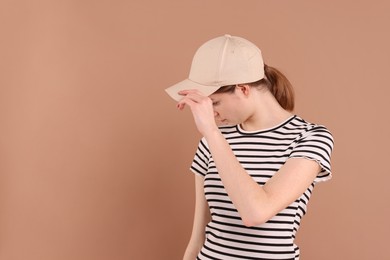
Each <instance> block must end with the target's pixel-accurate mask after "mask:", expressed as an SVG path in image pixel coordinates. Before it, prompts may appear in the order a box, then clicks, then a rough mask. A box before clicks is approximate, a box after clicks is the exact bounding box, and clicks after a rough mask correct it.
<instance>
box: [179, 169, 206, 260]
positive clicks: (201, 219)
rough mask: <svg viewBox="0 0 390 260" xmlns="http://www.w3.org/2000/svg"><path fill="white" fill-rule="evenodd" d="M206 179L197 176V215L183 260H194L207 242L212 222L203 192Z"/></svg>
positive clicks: (195, 214) (195, 215)
mask: <svg viewBox="0 0 390 260" xmlns="http://www.w3.org/2000/svg"><path fill="white" fill-rule="evenodd" d="M203 182H204V177H202V176H198V175H195V213H194V223H193V227H192V234H191V238H190V241H189V243H188V246H187V248H186V251H185V253H184V257H183V260H193V259H196V256H197V255H198V254H199V251H200V250H201V248H202V246H203V243H204V240H205V227H206V225H207V223H208V222H209V221H210V219H211V217H210V210H209V208H208V205H207V201H206V198H205V196H204V191H203Z"/></svg>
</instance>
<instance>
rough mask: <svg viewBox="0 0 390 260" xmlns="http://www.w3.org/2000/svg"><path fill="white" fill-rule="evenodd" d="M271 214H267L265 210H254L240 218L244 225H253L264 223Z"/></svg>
mask: <svg viewBox="0 0 390 260" xmlns="http://www.w3.org/2000/svg"><path fill="white" fill-rule="evenodd" d="M272 216H273V215H272V214H267V213H266V212H264V211H263V212H256V213H252V214H250V215H247V216H242V217H241V220H242V223H243V224H244V226H246V227H255V226H259V225H261V224H264V223H266V222H267V221H268V220H269V219H270V218H272Z"/></svg>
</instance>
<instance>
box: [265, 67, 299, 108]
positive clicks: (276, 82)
mask: <svg viewBox="0 0 390 260" xmlns="http://www.w3.org/2000/svg"><path fill="white" fill-rule="evenodd" d="M264 72H265V79H264V80H265V83H266V85H267V86H268V88H269V90H270V91H271V93H272V94H273V95H274V97H275V98H276V100H277V101H278V102H279V104H280V106H281V107H283V108H284V109H286V110H287V111H292V110H294V90H293V87H292V85H291V83H290V81H289V80H288V79H287V78H286V76H284V75H283V74H282V73H281V72H280V71H279V70H277V69H275V68H273V67H271V66H268V65H265V64H264Z"/></svg>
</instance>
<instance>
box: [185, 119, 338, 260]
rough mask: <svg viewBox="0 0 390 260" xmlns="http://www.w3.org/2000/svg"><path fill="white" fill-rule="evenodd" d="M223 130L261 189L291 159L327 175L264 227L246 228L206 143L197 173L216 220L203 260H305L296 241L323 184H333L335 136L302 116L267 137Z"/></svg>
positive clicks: (237, 128) (208, 231) (236, 128)
mask: <svg viewBox="0 0 390 260" xmlns="http://www.w3.org/2000/svg"><path fill="white" fill-rule="evenodd" d="M220 130H221V132H222V134H223V135H224V137H225V138H226V140H227V141H228V143H229V144H230V147H231V148H232V150H233V152H234V154H235V156H236V158H237V159H238V161H239V162H240V163H241V165H242V166H243V167H244V168H245V170H246V171H247V173H248V174H249V175H250V176H251V177H252V178H253V179H254V180H255V181H256V182H257V183H258V184H259V185H264V184H265V183H266V182H267V180H269V179H270V178H271V177H272V176H273V175H274V174H275V173H276V172H277V171H278V169H279V168H280V167H281V166H282V165H283V164H284V163H285V162H286V160H287V159H288V158H293V157H294V158H297V157H298V158H307V159H309V160H315V161H317V162H318V163H319V165H320V166H321V172H320V173H319V174H318V176H317V177H316V179H315V181H314V182H313V183H312V185H311V186H310V187H308V189H307V190H306V192H305V193H304V194H302V196H301V197H299V198H297V200H296V201H295V202H293V203H292V204H291V205H289V206H288V207H287V208H285V209H284V210H282V211H281V212H279V213H278V214H277V215H276V216H274V217H273V218H271V219H270V220H269V221H267V222H266V223H264V224H262V225H259V226H255V227H246V226H245V225H244V224H243V222H242V221H241V218H240V216H239V214H238V212H237V210H236V208H235V207H234V205H233V204H232V202H231V200H230V198H229V197H228V195H227V193H226V191H225V189H224V186H223V184H222V182H221V179H220V177H219V175H218V171H217V169H216V166H215V163H214V161H213V158H212V156H211V154H210V150H209V148H208V146H207V143H206V141H205V139H204V138H203V139H202V140H201V141H200V143H199V146H198V149H197V151H196V154H195V158H194V160H193V163H192V165H191V170H192V171H193V172H194V173H195V174H198V175H201V176H204V178H205V179H204V192H205V196H206V199H207V202H208V205H209V208H210V212H211V217H212V220H211V221H210V223H208V224H207V226H206V230H205V234H206V240H205V243H204V245H203V247H202V249H201V251H200V253H199V255H198V257H197V259H222V260H228V259H279V260H280V259H294V260H296V259H299V248H298V246H296V245H295V244H294V238H295V234H296V232H297V230H298V228H299V225H300V221H301V218H302V217H303V215H304V214H305V213H306V206H307V203H308V201H309V198H310V195H311V193H312V190H313V188H314V185H315V184H316V183H317V182H320V181H325V180H328V179H330V178H331V169H330V156H331V152H332V149H333V138H332V135H331V133H330V132H329V131H328V130H327V129H326V128H325V127H324V126H321V125H316V124H311V123H308V122H306V121H304V120H303V119H301V118H300V117H298V116H292V117H290V118H289V119H288V120H286V121H285V122H283V123H282V124H280V125H278V126H276V127H273V128H271V129H267V130H263V131H256V132H248V131H245V130H243V129H241V128H240V126H224V127H220Z"/></svg>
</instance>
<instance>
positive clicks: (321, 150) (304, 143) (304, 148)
mask: <svg viewBox="0 0 390 260" xmlns="http://www.w3.org/2000/svg"><path fill="white" fill-rule="evenodd" d="M333 145H334V140H333V136H332V134H331V133H330V131H329V130H328V129H326V128H325V127H324V126H314V127H313V128H311V129H310V130H308V131H306V132H305V133H304V134H302V135H301V136H300V138H298V140H297V143H296V145H295V147H294V148H293V150H292V152H291V154H290V156H289V157H290V158H306V159H309V160H314V161H316V162H318V164H319V165H320V166H321V171H320V173H319V174H318V175H317V178H316V179H315V180H314V182H315V183H317V182H321V181H327V180H329V179H331V178H332V171H331V163H330V159H331V154H332V150H333Z"/></svg>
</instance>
